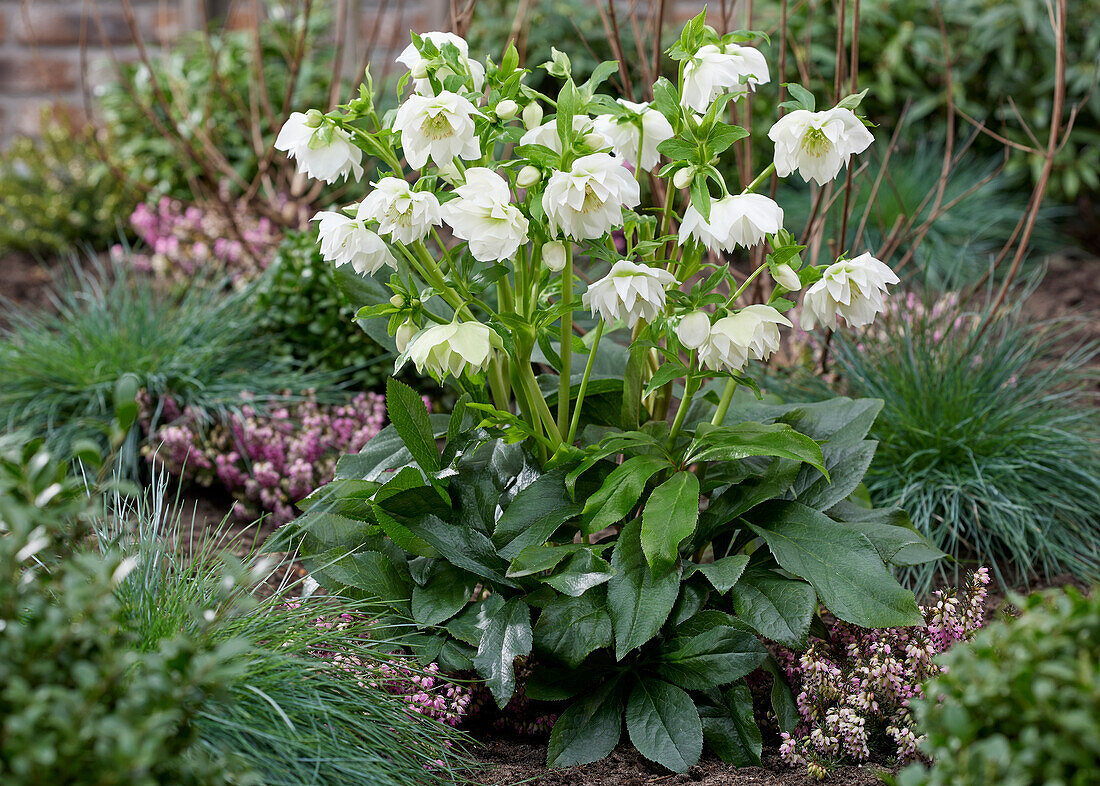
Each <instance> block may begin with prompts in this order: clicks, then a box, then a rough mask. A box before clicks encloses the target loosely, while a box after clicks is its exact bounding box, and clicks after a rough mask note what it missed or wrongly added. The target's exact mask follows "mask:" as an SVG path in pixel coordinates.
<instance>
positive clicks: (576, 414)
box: [565, 319, 603, 445]
mask: <svg viewBox="0 0 1100 786" xmlns="http://www.w3.org/2000/svg"><path fill="white" fill-rule="evenodd" d="M602 336H603V320H602V319H601V320H600V321H599V322H598V323H597V324H596V335H595V337H593V339H592V347H591V348H590V349H589V350H588V362H587V363H585V364H584V376H582V377H581V387H580V390H578V391H577V405H576V406H575V407H574V408H573V422H572V423H570V424H569V436H568V437H566V438H565V441H566V442H567V443H568V444H570V445H572V444H573V440H574V439H575V438H576V436H577V424H578V423H580V422H581V406H582V405H583V404H584V394H585V391H586V390H588V378H589V377H590V376H592V364H593V361H595V360H596V350H597V349H599V347H600V338H601V337H602Z"/></svg>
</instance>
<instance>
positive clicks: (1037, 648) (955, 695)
mask: <svg viewBox="0 0 1100 786" xmlns="http://www.w3.org/2000/svg"><path fill="white" fill-rule="evenodd" d="M941 663H942V666H943V670H942V672H941V673H940V674H939V675H938V676H937V677H935V678H934V679H933V680H932V681H931V682H930V683H928V685H927V686H926V687H925V690H924V696H925V698H923V699H918V700H917V701H916V702H915V703H914V706H915V711H916V715H917V720H918V723H919V724H920V727H921V728H922V729H923V731H924V733H925V734H926V735H927V739H926V741H925V742H924V745H923V747H924V750H925V752H926V753H928V755H930V756H931V757H932V758H933V760H934V762H935V764H934V766H933V767H932V768H931V769H930V770H928V769H925V768H924V767H921V766H919V765H916V766H914V767H912V768H910V769H908V770H906V771H904V772H903V773H902V775H901V777H900V779H899V780H900V783H902V784H904V786H918V784H927V785H928V786H932V785H933V784H953V785H954V784H959V785H961V786H966V785H968V784H974V786H977V785H978V784H992V783H996V784H1000V785H1001V786H1030V784H1050V785H1051V786H1053V785H1054V784H1058V785H1059V786H1086V785H1087V784H1094V783H1097V782H1100V593H1097V592H1095V591H1093V593H1092V597H1088V596H1086V595H1082V594H1081V593H1080V592H1078V591H1077V590H1075V589H1073V588H1070V589H1068V590H1066V591H1064V592H1050V593H1044V594H1036V595H1033V596H1031V597H1030V598H1028V599H1026V601H1024V602H1023V613H1022V614H1021V616H1020V617H1019V618H1018V619H1011V620H1004V621H998V622H995V623H993V624H991V625H989V626H988V627H986V629H985V630H983V631H981V632H979V633H978V634H977V635H976V636H975V637H974V638H973V640H972V641H970V642H969V643H967V644H961V645H959V646H957V647H955V648H954V649H952V650H951V651H950V652H948V653H947V654H945V655H943V656H941Z"/></svg>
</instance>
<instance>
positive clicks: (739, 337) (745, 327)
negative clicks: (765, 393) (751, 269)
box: [699, 304, 791, 371]
mask: <svg viewBox="0 0 1100 786" xmlns="http://www.w3.org/2000/svg"><path fill="white" fill-rule="evenodd" d="M780 325H785V326H787V327H791V321H790V320H789V319H787V318H786V317H785V316H783V315H782V314H780V313H779V312H778V311H776V310H775V309H774V308H772V307H771V306H765V305H762V304H756V305H752V306H746V307H745V308H743V309H741V310H740V311H738V312H737V313H736V314H733V315H731V316H728V317H723V318H722V319H719V320H718V321H717V322H715V323H714V324H713V325H711V327H710V333H709V335H708V336H707V339H706V342H705V343H703V344H702V346H701V347H700V349H699V359H700V360H701V361H702V363H703V365H705V366H706V367H707V368H709V369H712V370H714V371H722V370H725V371H740V370H741V369H743V368H744V367H745V364H747V363H748V362H749V358H750V357H752V358H756V359H757V360H767V359H768V358H769V357H770V356H771V354H772V353H773V352H775V351H776V350H777V349H779V341H780V338H779V326H780Z"/></svg>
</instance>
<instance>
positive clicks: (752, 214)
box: [680, 194, 783, 253]
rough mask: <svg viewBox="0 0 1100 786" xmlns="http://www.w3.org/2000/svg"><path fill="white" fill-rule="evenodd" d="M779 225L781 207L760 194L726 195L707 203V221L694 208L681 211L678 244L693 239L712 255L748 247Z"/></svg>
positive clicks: (770, 233) (762, 238)
mask: <svg viewBox="0 0 1100 786" xmlns="http://www.w3.org/2000/svg"><path fill="white" fill-rule="evenodd" d="M782 226H783V208H781V207H780V206H779V205H777V204H776V203H775V201H774V200H772V199H769V198H768V197H766V196H764V195H763V194H730V195H729V196H725V197H722V198H721V199H718V200H715V201H713V202H711V205H710V221H706V220H705V219H704V218H703V216H702V214H701V213H700V212H699V211H698V210H696V209H695V206H694V205H688V208H687V210H685V211H684V220H683V221H682V222H681V223H680V244H681V245H683V243H684V242H685V241H687V239H688V238H689V237H693V238H695V239H696V240H698V241H699V242H700V243H702V244H703V245H705V246H706V247H707V248H708V249H710V250H711V251H712V252H715V253H717V252H718V251H732V250H733V249H734V248H736V247H737V246H742V247H743V248H749V247H750V246H755V245H757V244H758V243H762V242H764V239H765V238H766V237H767V236H768V235H774V234H775V233H776V232H778V231H779V230H780V228H781V227H782Z"/></svg>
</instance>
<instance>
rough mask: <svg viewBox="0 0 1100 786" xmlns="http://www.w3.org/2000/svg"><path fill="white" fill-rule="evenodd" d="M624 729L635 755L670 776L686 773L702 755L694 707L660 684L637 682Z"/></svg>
mask: <svg viewBox="0 0 1100 786" xmlns="http://www.w3.org/2000/svg"><path fill="white" fill-rule="evenodd" d="M626 729H627V731H628V732H629V733H630V741H631V742H632V743H634V747H635V748H637V749H638V752H639V753H641V754H642V755H643V756H645V757H646V758H647V759H650V760H651V761H655V762H657V763H658V764H660V765H661V766H663V767H667V768H668V769H670V770H672V771H673V772H687V769H688V767H690V766H692V765H693V764H695V763H696V762H697V761H699V756H700V755H701V754H702V752H703V725H702V723H701V722H700V720H699V712H698V711H697V710H696V709H695V703H694V702H693V701H692V700H691V697H690V696H688V695H687V694H686V693H685V692H684V691H682V690H680V689H679V688H677V687H676V686H675V685H670V684H669V683H667V682H665V681H664V680H658V679H654V678H653V677H642V678H641V679H639V680H638V683H637V684H636V685H635V686H634V689H633V690H632V691H631V692H630V699H629V700H628V701H627V703H626Z"/></svg>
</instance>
